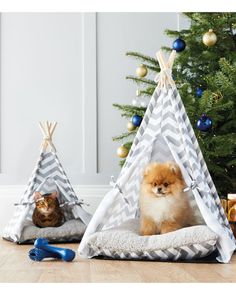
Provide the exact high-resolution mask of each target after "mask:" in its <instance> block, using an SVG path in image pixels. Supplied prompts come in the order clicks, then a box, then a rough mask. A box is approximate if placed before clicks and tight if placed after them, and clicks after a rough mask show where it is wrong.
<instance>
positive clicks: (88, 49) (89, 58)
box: [82, 13, 98, 175]
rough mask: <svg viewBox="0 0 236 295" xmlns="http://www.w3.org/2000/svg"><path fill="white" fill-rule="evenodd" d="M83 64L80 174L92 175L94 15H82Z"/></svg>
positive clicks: (94, 139)
mask: <svg viewBox="0 0 236 295" xmlns="http://www.w3.org/2000/svg"><path fill="white" fill-rule="evenodd" d="M82 32H83V36H82V46H83V49H82V64H83V69H82V71H83V74H82V76H83V95H82V105H83V118H82V125H83V128H82V129H83V167H82V173H86V174H88V175H94V174H96V173H97V171H98V167H97V163H98V159H97V155H98V150H97V149H98V141H97V136H98V135H97V36H96V35H97V29H96V13H83V15H82Z"/></svg>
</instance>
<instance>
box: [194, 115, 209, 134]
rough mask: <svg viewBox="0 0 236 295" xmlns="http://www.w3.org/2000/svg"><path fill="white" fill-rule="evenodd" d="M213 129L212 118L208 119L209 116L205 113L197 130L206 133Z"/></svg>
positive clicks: (199, 121)
mask: <svg viewBox="0 0 236 295" xmlns="http://www.w3.org/2000/svg"><path fill="white" fill-rule="evenodd" d="M211 127H212V120H211V118H210V117H207V115H206V114H205V113H204V114H202V116H201V118H200V119H199V120H198V121H197V128H198V129H199V130H200V131H203V132H206V131H208V130H210V129H211Z"/></svg>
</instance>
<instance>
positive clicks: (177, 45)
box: [172, 38, 186, 52]
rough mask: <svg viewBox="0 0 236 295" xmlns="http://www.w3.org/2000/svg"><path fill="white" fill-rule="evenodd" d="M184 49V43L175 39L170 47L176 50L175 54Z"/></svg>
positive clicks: (179, 39)
mask: <svg viewBox="0 0 236 295" xmlns="http://www.w3.org/2000/svg"><path fill="white" fill-rule="evenodd" d="M185 47H186V43H185V42H184V40H183V39H181V38H178V39H176V40H175V41H174V42H173V45H172V48H173V49H174V50H176V51H177V52H181V51H183V50H184V49H185Z"/></svg>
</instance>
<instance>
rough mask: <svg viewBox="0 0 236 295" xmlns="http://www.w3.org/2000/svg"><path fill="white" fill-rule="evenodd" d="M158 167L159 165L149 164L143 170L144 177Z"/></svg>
mask: <svg viewBox="0 0 236 295" xmlns="http://www.w3.org/2000/svg"><path fill="white" fill-rule="evenodd" d="M156 165H157V163H150V164H148V165H147V166H146V167H145V168H144V170H143V177H145V176H147V175H148V174H149V172H150V171H151V170H152V169H153V168H154V167H155V166H156Z"/></svg>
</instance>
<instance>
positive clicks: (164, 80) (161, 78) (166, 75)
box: [154, 50, 176, 93]
mask: <svg viewBox="0 0 236 295" xmlns="http://www.w3.org/2000/svg"><path fill="white" fill-rule="evenodd" d="M175 55H176V51H174V50H173V51H172V52H171V55H170V57H169V60H168V62H167V63H165V61H164V60H163V57H162V54H161V52H160V51H158V52H157V54H156V56H157V59H158V61H159V64H160V69H161V71H160V73H158V74H157V75H156V77H155V79H154V81H155V82H156V83H157V88H160V89H162V90H163V91H164V92H165V93H166V92H167V91H168V89H169V86H170V85H171V86H174V85H175V82H174V80H173V78H172V66H173V63H174V59H175Z"/></svg>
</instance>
